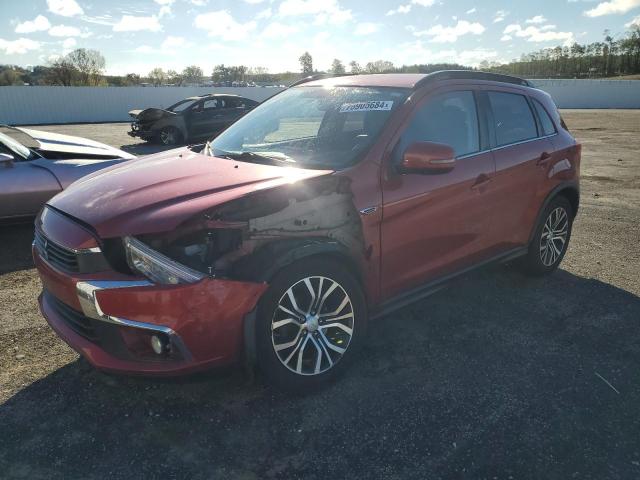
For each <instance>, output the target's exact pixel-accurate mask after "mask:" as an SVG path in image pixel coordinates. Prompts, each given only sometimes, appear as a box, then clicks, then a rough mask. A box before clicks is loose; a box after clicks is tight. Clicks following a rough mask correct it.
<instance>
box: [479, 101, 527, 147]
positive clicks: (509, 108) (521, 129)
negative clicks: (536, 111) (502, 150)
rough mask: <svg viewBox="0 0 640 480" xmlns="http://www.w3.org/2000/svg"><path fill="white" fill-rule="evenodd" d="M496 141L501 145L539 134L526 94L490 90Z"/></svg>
mask: <svg viewBox="0 0 640 480" xmlns="http://www.w3.org/2000/svg"><path fill="white" fill-rule="evenodd" d="M488 95H489V103H490V104H491V109H492V110H493V119H494V128H495V131H496V141H497V144H498V146H499V147H501V146H503V145H509V144H512V143H517V142H522V141H524V140H530V139H533V138H536V137H537V136H538V129H537V128H536V121H535V119H534V118H533V112H532V111H531V108H529V103H528V102H527V99H526V98H525V97H524V95H518V94H515V93H504V92H489V93H488Z"/></svg>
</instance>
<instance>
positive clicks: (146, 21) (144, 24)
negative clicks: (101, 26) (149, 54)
mask: <svg viewBox="0 0 640 480" xmlns="http://www.w3.org/2000/svg"><path fill="white" fill-rule="evenodd" d="M143 30H148V31H150V32H159V31H160V30H162V25H160V22H158V17H156V16H155V15H152V16H150V17H135V16H133V15H123V16H122V18H121V19H120V21H119V22H118V23H116V24H115V25H114V26H113V31H114V32H139V31H143Z"/></svg>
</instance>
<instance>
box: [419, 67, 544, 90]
mask: <svg viewBox="0 0 640 480" xmlns="http://www.w3.org/2000/svg"><path fill="white" fill-rule="evenodd" d="M438 80H490V81H493V82H503V83H513V84H516V85H522V86H525V87H531V86H532V85H531V83H530V82H528V81H527V80H525V79H524V78H520V77H514V76H512V75H503V74H501V73H489V72H478V71H475V70H440V71H438V72H433V73H430V74H428V75H426V76H425V77H424V78H423V79H422V80H420V81H419V82H417V83H416V84H415V85H414V87H413V88H414V89H416V88H420V87H422V86H423V85H425V84H426V83H429V82H435V81H438Z"/></svg>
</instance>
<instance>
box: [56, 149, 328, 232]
mask: <svg viewBox="0 0 640 480" xmlns="http://www.w3.org/2000/svg"><path fill="white" fill-rule="evenodd" d="M330 173H332V171H330V170H329V171H327V170H306V169H301V168H291V167H280V166H273V165H259V164H253V163H247V162H240V161H235V160H228V159H224V158H217V157H209V156H205V155H201V154H199V153H195V152H192V151H191V150H189V149H188V148H179V149H175V150H169V151H166V152H163V153H159V154H157V155H151V156H148V157H144V158H141V159H138V160H136V161H135V162H125V163H123V164H120V165H116V166H113V167H109V168H106V169H104V170H100V171H98V172H95V173H93V174H91V175H88V176H86V177H84V178H82V179H80V180H78V181H77V182H75V183H73V184H72V185H71V186H70V187H69V188H67V189H66V190H64V191H63V192H61V193H59V194H58V195H56V196H55V197H54V198H53V199H51V200H50V201H49V202H48V204H49V205H51V206H52V207H54V208H56V209H58V210H61V211H63V212H65V213H67V214H69V215H71V216H73V217H75V218H77V219H79V220H81V221H83V222H85V223H86V224H88V225H90V226H91V227H93V228H94V229H95V230H96V232H97V233H98V235H99V236H100V237H102V238H111V237H120V236H123V235H140V234H144V233H155V232H166V231H171V230H173V229H174V228H175V227H176V226H178V225H179V224H180V223H182V222H183V221H185V220H187V219H189V218H191V217H192V216H193V215H196V214H197V213H199V212H202V211H204V210H206V209H208V208H211V207H215V206H218V205H221V204H223V203H226V202H228V201H230V200H234V199H236V198H239V197H242V196H244V195H247V194H249V193H251V192H254V191H256V190H263V189H267V188H274V187H278V186H281V185H287V184H290V183H293V182H297V181H302V180H305V179H309V178H314V177H318V176H322V175H327V174H330Z"/></svg>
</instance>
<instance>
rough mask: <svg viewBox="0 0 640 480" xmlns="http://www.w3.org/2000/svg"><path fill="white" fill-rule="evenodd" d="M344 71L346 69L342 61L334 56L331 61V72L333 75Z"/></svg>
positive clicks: (341, 73)
mask: <svg viewBox="0 0 640 480" xmlns="http://www.w3.org/2000/svg"><path fill="white" fill-rule="evenodd" d="M345 72H346V70H345V68H344V65H343V64H342V62H341V61H340V60H339V59H337V58H334V59H333V63H332V64H331V73H333V74H334V75H343V74H344V73H345Z"/></svg>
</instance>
